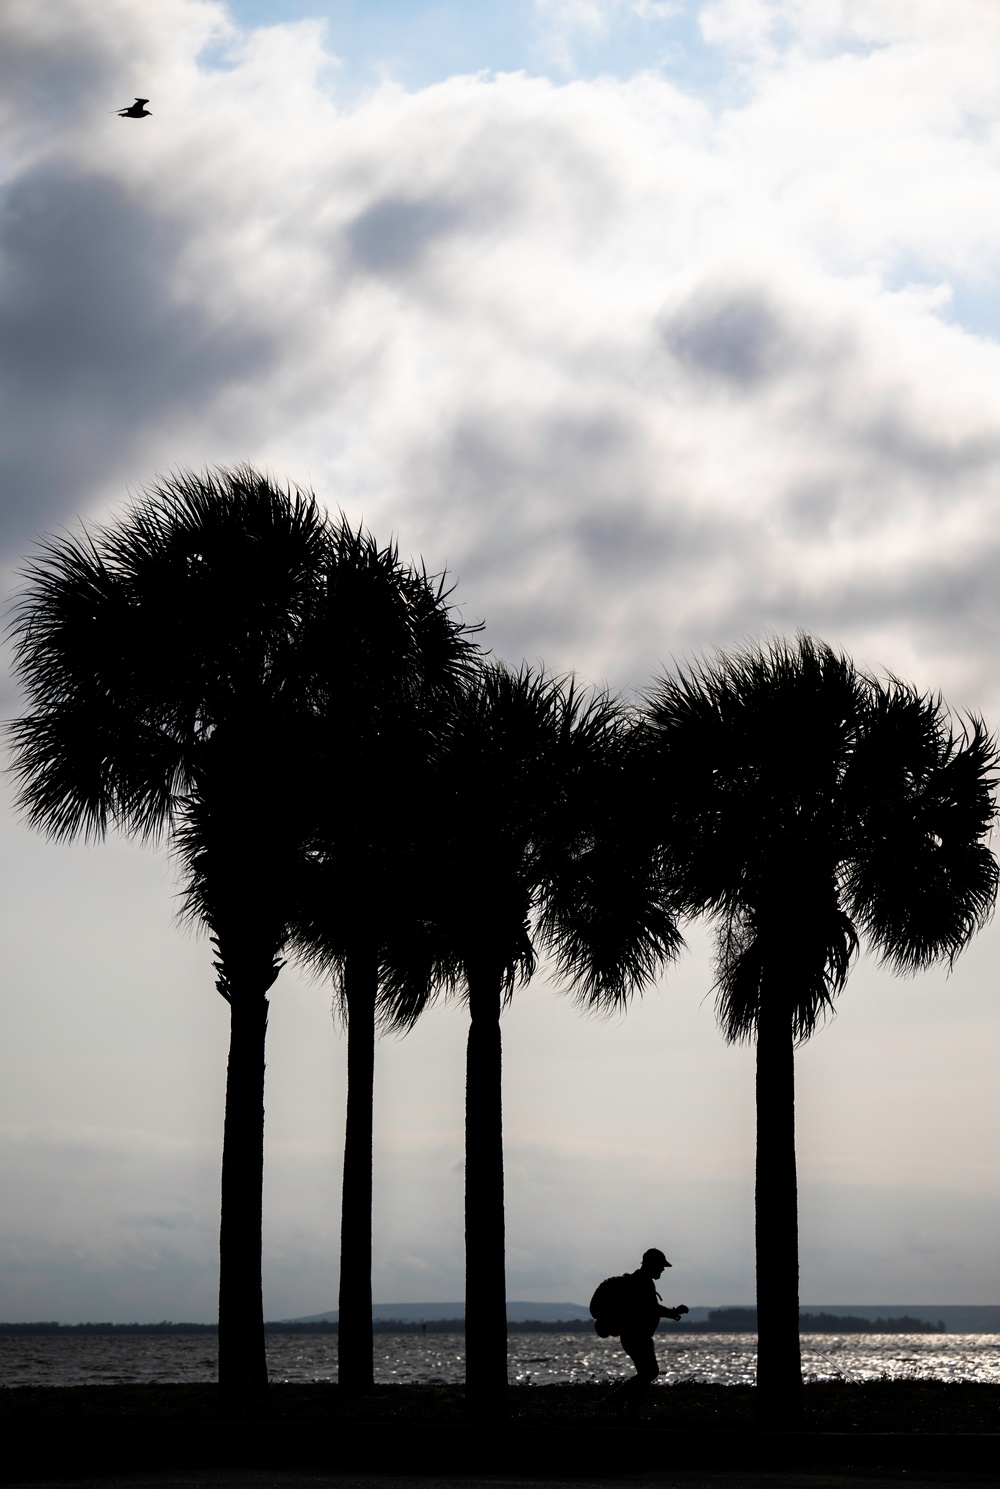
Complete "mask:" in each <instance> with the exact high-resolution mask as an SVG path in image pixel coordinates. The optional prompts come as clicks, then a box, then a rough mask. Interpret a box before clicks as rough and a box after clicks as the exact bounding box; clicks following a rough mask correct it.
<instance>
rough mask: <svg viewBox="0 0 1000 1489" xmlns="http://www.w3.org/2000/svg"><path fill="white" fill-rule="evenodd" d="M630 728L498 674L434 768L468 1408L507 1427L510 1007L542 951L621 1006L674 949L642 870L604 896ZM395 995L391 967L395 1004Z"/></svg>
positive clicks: (428, 919)
mask: <svg viewBox="0 0 1000 1489" xmlns="http://www.w3.org/2000/svg"><path fill="white" fill-rule="evenodd" d="M626 732H627V731H626V721H625V718H624V715H623V713H622V711H621V710H620V709H619V708H618V706H617V705H616V704H615V703H614V702H613V701H612V700H611V699H609V698H608V697H607V696H606V695H604V694H601V693H597V694H591V695H582V694H581V693H580V692H579V691H577V690H576V689H575V688H574V686H573V685H572V684H571V683H569V684H567V683H564V682H561V681H559V680H554V679H551V678H549V677H547V676H545V675H544V674H543V673H534V672H532V671H531V670H530V669H528V668H524V669H522V670H521V671H519V672H516V673H515V672H511V671H509V670H508V669H507V668H505V667H503V666H502V665H499V664H491V665H488V666H484V667H483V668H482V669H481V671H480V672H479V674H478V676H476V678H475V679H474V680H473V682H472V683H471V685H469V686H467V687H466V689H465V690H464V692H463V694H462V696H461V698H460V700H459V703H458V706H457V708H455V709H454V710H453V711H452V713H451V716H450V719H449V726H448V735H447V739H446V741H445V744H444V748H443V750H442V752H441V754H440V757H439V759H438V769H437V778H436V780H437V789H436V794H435V797H434V815H435V817H436V819H437V821H438V824H439V832H440V836H439V839H438V851H439V853H440V854H441V856H442V859H443V862H444V863H445V864H453V865H460V866H461V867H460V870H459V871H458V872H454V873H452V874H451V875H450V876H448V877H447V879H445V878H444V877H443V876H442V875H441V874H438V875H436V876H435V875H432V874H426V875H424V876H423V879H422V881H421V892H420V894H419V895H418V896H417V898H416V900H415V914H416V915H417V916H418V918H419V917H422V935H423V937H424V943H423V953H424V956H425V959H426V965H427V966H428V967H430V968H432V971H431V974H430V975H431V978H432V980H434V981H436V982H437V983H438V984H439V985H440V984H445V985H450V986H451V987H457V988H460V989H461V990H462V992H463V994H464V996H465V998H466V1001H467V1003H468V1008H469V1037H468V1047H467V1064H466V1164H465V1243H466V1313H465V1328H466V1334H465V1343H466V1400H467V1407H468V1410H469V1412H470V1414H471V1415H472V1416H474V1417H476V1418H478V1419H484V1418H496V1417H501V1416H502V1415H503V1414H504V1412H505V1409H506V1398H507V1300H506V1285H505V1248H504V1229H505V1222H504V1171H503V1105H502V1096H501V1069H502V1041H501V1032H500V1017H501V1013H502V1011H503V1008H504V1006H505V1005H506V1003H507V1002H508V1000H509V999H510V997H511V995H512V992H513V990H514V987H515V986H516V985H517V983H518V982H523V981H526V980H527V979H528V978H529V977H530V976H531V974H532V973H533V971H534V969H535V965H536V960H537V954H538V950H539V949H541V948H548V949H550V950H551V951H552V952H553V954H554V956H555V958H556V962H557V965H558V967H559V969H560V970H561V972H562V973H563V975H564V977H566V978H567V979H569V980H570V981H572V982H574V983H576V984H577V985H578V986H580V987H582V988H583V989H584V991H585V992H588V993H593V994H600V993H604V994H605V995H606V996H608V997H612V996H621V997H625V996H627V995H628V992H629V991H631V989H632V988H633V987H634V986H636V985H639V984H641V983H642V982H643V981H644V980H646V979H647V978H648V977H649V976H651V975H652V974H653V972H654V971H655V970H656V969H657V968H658V967H659V966H660V965H662V963H663V962H664V961H666V960H667V959H668V958H669V957H671V956H672V955H674V953H675V952H676V950H677V948H678V946H679V937H678V935H677V932H676V926H675V923H674V921H673V919H672V917H671V915H670V913H669V910H668V908H667V907H666V906H665V904H664V902H663V897H662V893H661V888H660V885H659V883H658V881H657V880H656V878H655V876H654V875H653V874H652V873H649V872H647V873H646V876H645V880H644V881H643V880H642V876H641V873H640V872H639V871H638V870H637V868H636V867H635V860H634V858H633V860H632V867H631V868H630V869H629V873H630V875H631V879H630V885H631V889H632V890H633V893H632V894H631V895H630V896H622V895H620V894H618V895H617V896H616V895H615V893H614V891H612V892H611V893H610V894H609V893H608V892H607V891H608V889H609V878H610V874H609V870H610V869H611V868H612V867H614V868H620V867H622V862H621V859H622V857H623V855H618V856H616V854H615V852H614V850H613V849H609V848H608V846H607V834H606V832H603V831H602V824H603V823H604V822H605V820H607V819H608V808H609V803H610V801H611V799H612V797H613V794H614V793H613V791H612V790H611V788H610V785H609V783H610V781H611V780H612V779H613V778H614V777H615V775H616V773H620V771H621V769H622V759H623V755H624V740H625V737H626ZM612 882H613V881H612ZM640 889H642V890H644V891H645V894H644V895H643V894H640V893H639V890H640ZM602 890H603V891H604V893H602ZM615 903H617V905H618V907H619V908H618V914H617V918H616V916H615V914H613V913H612V911H611V909H610V908H609V907H610V906H611V905H613V904H615ZM420 935H421V931H420V930H418V931H417V933H416V936H415V939H414V942H413V961H419V956H420V952H421V946H420ZM413 961H411V965H412V964H413ZM395 985H396V984H395V979H394V969H393V968H392V967H391V966H387V968H386V988H387V995H389V996H391V994H392V992H393V991H394V988H395Z"/></svg>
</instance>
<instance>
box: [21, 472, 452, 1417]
mask: <svg viewBox="0 0 1000 1489" xmlns="http://www.w3.org/2000/svg"><path fill="white" fill-rule="evenodd" d="M397 568H398V562H397V560H396V558H395V554H394V552H393V551H392V550H379V549H378V548H377V546H376V545H375V544H374V542H373V541H372V540H371V539H370V538H368V537H367V536H366V535H365V534H363V533H362V532H360V531H358V532H355V531H353V530H352V529H351V527H350V525H349V524H348V523H347V522H346V521H345V520H344V519H341V520H340V522H339V524H335V525H333V526H331V524H330V523H329V522H328V521H327V520H326V518H325V517H324V515H323V513H322V512H321V511H320V509H319V507H318V506H317V504H316V502H315V500H314V498H313V497H311V496H308V495H306V494H304V493H302V492H299V491H292V490H284V491H282V490H280V489H279V488H277V487H276V486H275V485H274V484H273V482H271V481H269V480H267V479H266V478H265V477H263V476H261V475H259V474H257V473H256V472H255V471H253V470H252V469H250V468H248V467H238V468H236V469H234V470H229V471H225V470H220V471H217V472H215V473H211V474H206V475H205V476H195V475H185V474H182V475H179V476H176V477H174V478H171V479H170V480H168V481H165V482H163V483H161V484H160V485H159V486H157V487H154V488H152V489H151V490H150V491H149V492H147V493H146V494H145V495H144V497H143V498H142V499H141V500H140V501H138V502H137V503H136V504H135V505H134V506H133V508H132V509H131V510H130V511H129V512H128V513H127V514H126V515H125V516H124V517H123V518H122V519H121V520H120V521H119V522H118V523H116V524H114V525H113V526H111V527H108V528H106V529H99V530H97V531H96V532H95V533H93V534H92V535H91V534H84V536H83V537H81V538H79V539H72V538H71V539H66V540H50V541H49V542H48V543H47V544H46V545H45V546H44V547H43V548H42V551H41V553H40V555H39V556H38V557H37V558H36V559H35V560H34V561H33V562H32V563H31V564H30V566H29V568H28V571H27V577H28V581H29V583H28V587H27V590H26V592H25V594H24V595H23V597H22V599H21V601H20V603H19V606H18V609H17V612H16V618H15V623H14V633H15V640H16V647H17V652H16V657H17V666H18V670H19V673H20V676H21V679H22V682H23V684H24V687H25V690H26V693H27V696H28V701H29V706H30V709H31V711H30V712H29V713H28V714H27V715H26V716H25V717H24V718H23V719H21V720H20V721H19V722H18V723H17V724H15V726H14V742H15V768H16V771H17V773H18V776H19V778H20V782H21V804H22V806H23V808H24V810H25V811H26V813H27V816H28V820H29V821H30V822H31V823H32V824H33V825H35V826H37V827H39V828H41V829H42V830H44V831H46V832H48V833H49V834H50V835H51V836H53V837H56V838H70V837H73V836H75V835H77V834H80V833H82V834H84V835H85V836H88V837H96V838H100V837H103V836H104V835H105V833H106V831H107V829H108V827H109V826H110V825H113V826H116V827H117V828H119V829H120V830H122V831H123V832H125V833H127V834H131V835H133V836H137V837H139V838H140V839H142V840H149V839H156V838H157V837H159V836H161V835H164V834H165V835H167V837H168V838H169V842H170V845H171V847H172V849H173V851H174V853H175V855H176V857H177V859H178V861H179V864H180V867H181V870H182V874H183V881H184V887H185V909H186V913H187V915H188V916H189V917H190V918H192V919H193V920H195V921H197V922H198V923H200V924H203V925H205V926H206V927H207V928H208V930H209V932H210V934H211V936H212V940H213V944H214V945H215V947H216V951H217V960H216V962H215V967H216V970H217V972H218V981H217V984H216V986H217V987H218V990H219V992H220V993H221V994H222V996H223V997H224V998H225V999H226V1001H227V1003H228V1005H229V1010H230V1029H231V1035H230V1057H229V1070H228V1077H227V1091H226V1121H225V1135H224V1142H223V1162H222V1214H221V1230H220V1283H219V1382H220V1387H221V1395H222V1401H223V1407H224V1409H225V1410H226V1411H227V1412H231V1413H238V1414H247V1413H252V1412H254V1411H256V1410H258V1409H259V1408H260V1406H261V1405H262V1402H263V1399H264V1396H265V1392H266V1384H267V1372H266V1360H265V1354H264V1334H263V1309H262V1300H261V1180H262V1165H263V1082H264V1045H265V1035H266V1029H267V1007H268V1005H267V993H268V990H269V988H270V987H271V985H272V984H273V982H274V980H275V978H276V977H277V975H278V972H279V970H280V967H281V964H282V963H281V958H282V955H283V953H284V951H285V949H286V947H287V946H288V944H289V941H290V938H291V934H292V930H293V923H294V922H295V921H296V918H297V916H298V915H299V911H300V903H301V901H302V899H303V897H304V895H305V894H306V893H307V886H308V883H309V875H310V872H311V869H312V865H313V862H314V859H315V856H316V854H315V842H316V838H317V835H318V833H319V831H320V829H321V828H322V825H323V820H324V813H328V812H329V811H330V810H332V809H333V808H332V807H331V805H330V802H331V798H332V797H333V796H334V795H335V794H336V793H337V792H338V790H339V791H340V792H341V794H344V793H346V794H348V795H349V794H350V792H351V789H352V785H353V784H354V783H353V779H352V775H351V770H352V767H353V764H354V763H355V761H356V759H357V756H358V754H359V753H360V751H361V749H362V745H361V743H359V741H364V740H367V741H369V743H370V742H371V740H372V738H373V736H374V735H375V734H377V732H378V728H377V724H376V723H375V722H374V719H373V711H375V710H377V703H378V697H379V692H378V690H379V688H382V689H383V690H385V691H387V690H390V689H392V688H395V687H399V686H402V684H401V682H400V675H399V669H398V667H397V668H396V669H395V670H394V671H393V670H391V669H389V671H385V670H383V669H385V668H386V667H387V663H388V661H389V660H390V658H389V657H388V648H387V645H386V644H385V638H386V636H393V635H395V634H396V632H397V631H398V629H399V624H400V623H399V621H398V619H393V618H391V617H388V616H387V613H386V612H387V609H390V610H391V609H392V607H393V606H395V609H396V611H400V612H402V613H403V615H404V616H405V617H406V619H405V624H406V625H409V626H410V627H411V629H414V630H419V628H420V626H421V624H422V620H421V615H422V612H421V605H420V602H419V597H414V596H412V595H408V594H407V593H406V587H405V586H403V587H402V588H400V587H399V586H396V587H395V588H393V586H392V585H391V584H389V585H388V586H387V584H386V583H385V576H386V574H387V573H389V574H391V573H393V572H394V571H395V569H397ZM425 588H428V589H430V588H431V587H430V586H429V585H425ZM432 608H433V607H432ZM432 629H433V627H432ZM324 776H325V777H326V779H327V781H328V783H329V785H328V789H326V790H323V789H321V786H322V782H323V780H324ZM356 815H358V814H357V813H356ZM369 1329H370V1311H369Z"/></svg>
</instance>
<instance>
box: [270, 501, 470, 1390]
mask: <svg viewBox="0 0 1000 1489" xmlns="http://www.w3.org/2000/svg"><path fill="white" fill-rule="evenodd" d="M340 541H341V546H342V548H343V549H344V550H345V551H346V550H347V549H349V550H350V562H343V561H342V562H341V564H340V566H339V568H338V574H337V582H336V585H334V586H331V598H330V610H331V617H330V622H329V625H328V635H329V643H328V663H327V674H328V677H329V679H330V684H331V686H330V690H329V693H328V695H327V697H326V698H325V700H324V707H323V715H324V720H325V726H326V736H325V741H324V751H323V756H322V766H321V769H322V770H323V772H324V774H325V778H326V779H327V781H328V790H327V791H326V792H325V793H324V794H323V797H322V799H321V800H319V801H317V803H316V810H315V814H314V825H313V830H312V834H311V837H310V842H309V851H308V854H307V858H306V863H305V865H304V868H303V872H302V875H301V877H300V880H299V884H298V899H297V904H296V909H295V915H294V924H293V926H292V932H291V939H290V945H291V946H292V947H293V949H294V950H295V952H296V953H297V955H298V956H299V957H300V958H301V959H302V960H304V961H305V962H307V963H309V964H311V965H312V966H313V967H314V968H316V969H317V970H319V971H321V972H324V973H330V974H331V975H332V977H333V980H334V986H335V992H336V1002H337V1006H338V1011H339V1014H340V1016H341V1018H342V1020H343V1022H344V1024H345V1025H346V1028H347V1073H348V1078H347V1123H346V1132H345V1146H344V1182H343V1193H342V1212H341V1261H340V1300H339V1323H338V1380H339V1384H340V1387H341V1389H342V1390H343V1391H346V1392H351V1393H354V1394H356V1393H362V1392H365V1391H369V1390H371V1389H372V1386H373V1384H374V1368H373V1367H374V1360H373V1338H372V1283H371V1272H372V1120H373V1106H372V1099H373V1093H372V1086H373V1078H374V1066H375V1035H376V1029H377V1028H378V1027H381V1028H384V1029H397V1030H405V1029H407V1028H409V1027H410V1026H411V1025H412V1024H413V1023H414V1022H415V1020H416V1019H417V1017H418V1016H419V1014H420V1012H421V1011H422V1009H423V1008H424V1006H425V1005H426V1002H427V1000H428V998H429V997H430V996H431V993H432V983H431V977H430V968H429V966H428V964H427V963H426V960H425V959H424V958H423V957H422V956H421V954H420V952H419V939H420V938H419V935H418V934H417V933H416V928H415V926H414V918H413V911H412V902H413V898H414V895H415V893H416V880H417V878H418V877H419V876H420V875H422V874H424V873H425V872H426V871H427V863H426V858H427V832H426V824H425V814H424V813H423V812H422V810H421V807H420V803H421V801H422V797H423V795H424V794H425V792H426V788H427V774H428V770H429V768H430V763H431V760H432V759H433V757H434V754H435V751H436V750H437V749H438V748H439V741H440V737H441V734H442V731H443V728H444V722H443V721H444V719H445V717H446V716H447V713H448V710H449V709H450V707H451V706H452V699H453V696H454V695H455V692H456V689H457V688H458V686H459V684H460V683H461V681H462V680H463V679H465V677H466V676H467V675H468V673H469V671H470V669H471V668H472V667H473V666H474V661H475V658H476V655H477V652H476V649H475V645H474V643H473V642H472V641H471V640H470V639H469V636H470V634H471V633H474V632H475V631H476V630H478V629H479V627H478V626H466V625H464V624H463V623H462V622H461V621H459V620H458V619H457V618H456V617H455V615H454V613H453V611H452V607H451V606H450V604H449V597H450V591H449V590H447V589H446V588H445V581H444V577H443V576H439V577H437V578H434V577H431V576H429V575H428V574H427V572H426V571H425V570H424V569H422V568H420V569H415V568H413V567H410V566H407V565H405V564H403V563H401V562H400V560H399V556H398V553H397V550H396V548H395V546H394V545H390V546H389V547H387V548H382V549H380V548H378V547H377V545H376V544H375V543H374V541H373V540H372V539H370V538H368V537H366V536H365V535H363V534H360V533H358V534H354V535H353V536H352V535H351V534H350V533H349V532H348V531H347V530H346V529H342V530H341V534H340ZM342 556H343V555H342ZM390 967H391V969H392V971H391V978H390V977H389V972H388V969H389V968H390Z"/></svg>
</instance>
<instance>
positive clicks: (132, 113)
mask: <svg viewBox="0 0 1000 1489" xmlns="http://www.w3.org/2000/svg"><path fill="white" fill-rule="evenodd" d="M148 102H149V99H148V98H137V99H136V101H135V103H133V104H130V105H129V107H128V108H127V109H116V110H115V112H116V113H117V115H118V117H119V119H152V117H153V116H152V114H151V113H150V112H149V110H148V109H147V108H146V107H145V105H146V104H147V103H148Z"/></svg>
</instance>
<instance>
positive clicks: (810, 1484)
mask: <svg viewBox="0 0 1000 1489" xmlns="http://www.w3.org/2000/svg"><path fill="white" fill-rule="evenodd" d="M19 1482H23V1483H24V1484H25V1485H26V1486H27V1484H29V1483H30V1484H31V1489H100V1486H103V1485H109V1486H112V1489H525V1485H526V1480H525V1479H524V1478H518V1479H509V1478H497V1477H495V1476H490V1475H484V1476H480V1477H476V1478H465V1477H456V1478H436V1477H434V1476H432V1475H427V1476H413V1475H409V1476H405V1477H401V1478H399V1477H395V1476H388V1475H382V1474H343V1475H341V1474H329V1473H327V1474H322V1473H281V1472H276V1473H269V1472H267V1471H259V1470H253V1469H251V1470H243V1471H241V1470H229V1471H222V1472H217V1473H212V1472H200V1471H197V1470H194V1471H191V1472H189V1473H186V1474H183V1475H176V1474H140V1475H134V1474H123V1475H114V1476H113V1477H109V1476H105V1477H102V1478H85V1479H81V1478H61V1479H46V1480H40V1479H33V1480H21V1481H19ZM527 1482H530V1485H531V1489H567V1483H568V1482H572V1484H573V1485H574V1486H575V1489H949V1486H951V1489H995V1485H996V1483H997V1475H996V1473H995V1472H992V1473H991V1472H989V1471H983V1472H982V1473H975V1474H954V1473H944V1474H933V1475H929V1476H927V1475H922V1474H911V1473H907V1472H902V1471H897V1472H895V1473H894V1472H893V1471H892V1470H882V1471H877V1472H876V1473H875V1474H872V1473H871V1472H868V1471H850V1470H848V1471H846V1472H844V1473H838V1474H830V1473H824V1472H822V1471H820V1472H812V1471H803V1472H797V1473H766V1472H761V1473H746V1472H738V1471H736V1472H727V1471H722V1472H717V1473H708V1474H700V1473H689V1472H684V1471H681V1472H675V1471H671V1470H670V1469H669V1468H665V1469H664V1470H663V1472H662V1473H660V1474H658V1475H656V1476H652V1477H650V1476H641V1477H634V1476H632V1475H629V1474H622V1475H616V1476H614V1477H613V1478H601V1479H595V1478H578V1477H574V1478H573V1479H572V1480H571V1481H568V1480H567V1479H566V1478H565V1477H564V1478H559V1479H536V1478H532V1479H530V1480H529V1481H527ZM8 1483H9V1484H10V1486H11V1489H15V1484H14V1481H12V1480H8Z"/></svg>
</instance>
